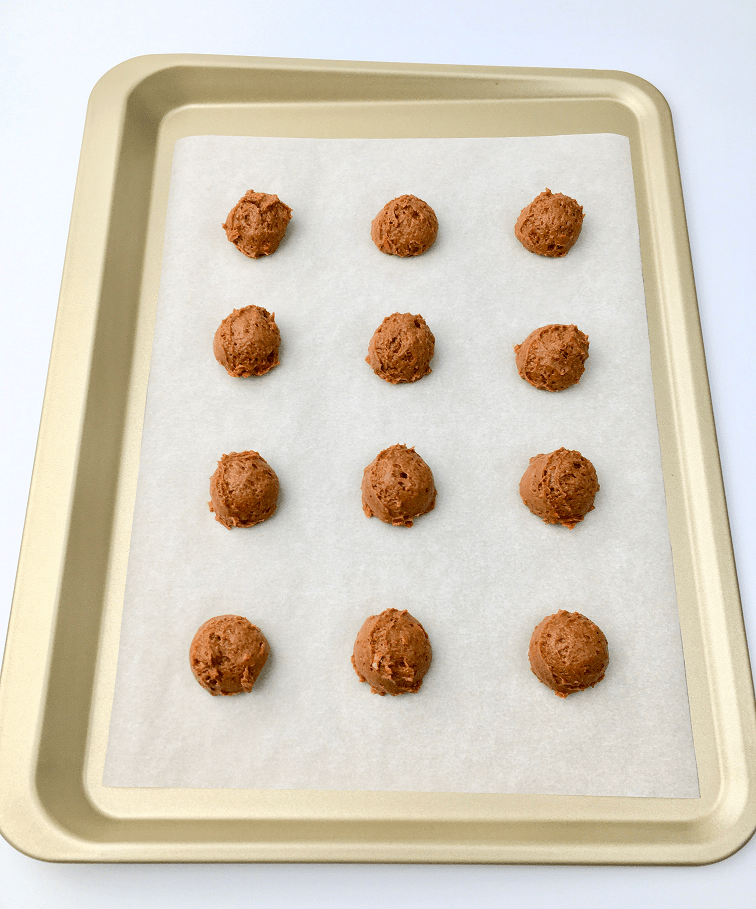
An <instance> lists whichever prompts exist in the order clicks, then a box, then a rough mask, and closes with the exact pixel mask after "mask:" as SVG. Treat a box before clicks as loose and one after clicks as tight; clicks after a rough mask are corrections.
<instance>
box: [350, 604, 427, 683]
mask: <svg viewBox="0 0 756 909" xmlns="http://www.w3.org/2000/svg"><path fill="white" fill-rule="evenodd" d="M431 658H432V652H431V645H430V640H429V639H428V635H427V634H426V631H425V629H424V628H423V626H422V625H421V624H420V622H418V620H417V619H416V618H414V616H411V615H410V614H409V613H408V612H407V610H406V609H404V610H402V611H401V612H400V611H399V610H398V609H386V610H385V611H384V612H382V613H381V614H380V615H371V616H370V617H369V618H368V619H366V620H365V623H364V625H363V626H362V628H360V630H359V633H358V634H357V640H356V641H355V642H354V653H353V654H352V666H354V671H355V672H356V673H357V675H358V676H359V679H360V681H361V682H367V683H368V684H369V685H370V690H371V691H372V692H373V694H380V695H384V694H391V695H394V696H396V695H399V694H414V693H415V692H417V691H419V690H420V686H421V685H422V684H423V679H424V678H425V674H426V673H427V671H428V669H429V668H430V664H431Z"/></svg>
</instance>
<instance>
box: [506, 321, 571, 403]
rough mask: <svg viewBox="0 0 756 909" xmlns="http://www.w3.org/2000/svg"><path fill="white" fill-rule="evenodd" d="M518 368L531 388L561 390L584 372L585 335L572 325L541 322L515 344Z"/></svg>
mask: <svg viewBox="0 0 756 909" xmlns="http://www.w3.org/2000/svg"><path fill="white" fill-rule="evenodd" d="M514 350H515V362H516V363H517V371H518V372H519V374H520V376H521V377H522V378H523V379H525V381H526V382H530V384H531V385H532V386H533V387H534V388H542V389H544V391H563V390H564V389H565V388H569V387H570V386H571V385H576V384H577V383H578V382H579V381H580V377H581V376H582V375H583V373H584V372H585V361H586V360H587V359H588V335H584V334H583V332H582V331H580V329H579V328H577V327H576V326H575V325H544V326H543V327H542V328H536V329H535V331H531V333H530V334H529V335H528V336H527V338H525V340H524V341H523V342H522V344H516V345H515V349H514Z"/></svg>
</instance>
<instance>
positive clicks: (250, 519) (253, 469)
mask: <svg viewBox="0 0 756 909" xmlns="http://www.w3.org/2000/svg"><path fill="white" fill-rule="evenodd" d="M278 488H279V486H278V477H277V476H276V473H275V471H274V470H273V468H272V467H271V466H270V465H269V464H268V462H267V461H266V460H265V459H264V458H261V457H260V455H259V454H258V453H257V452H256V451H232V452H231V453H230V454H224V455H221V459H220V461H218V467H217V469H216V471H215V473H214V474H213V475H212V477H210V502H209V505H210V511H214V512H215V520H216V521H219V522H220V523H221V524H223V526H224V527H228V528H229V529H230V528H232V527H254V525H255V524H260V523H261V522H262V521H267V520H268V518H270V517H272V516H273V514H275V511H276V505H277V503H278Z"/></svg>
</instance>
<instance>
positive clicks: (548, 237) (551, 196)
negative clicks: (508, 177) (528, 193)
mask: <svg viewBox="0 0 756 909" xmlns="http://www.w3.org/2000/svg"><path fill="white" fill-rule="evenodd" d="M584 217H585V216H584V215H583V206H582V205H578V204H577V202H576V201H575V200H574V199H571V198H570V197H569V196H565V195H563V194H562V193H552V191H551V190H550V189H547V190H544V192H542V193H541V194H540V196H536V197H535V199H533V201H532V202H531V203H530V205H526V206H525V208H523V210H522V211H521V212H520V217H519V218H518V219H517V223H516V224H515V236H516V237H517V239H518V240H519V241H520V243H522V245H523V246H524V247H525V249H527V250H529V251H530V252H532V253H537V254H538V255H539V256H550V257H552V258H561V257H562V256H566V255H567V253H568V252H569V251H570V250H571V249H572V247H573V246H574V245H575V243H576V242H577V238H578V237H579V236H580V231H581V229H582V227H583V218H584Z"/></svg>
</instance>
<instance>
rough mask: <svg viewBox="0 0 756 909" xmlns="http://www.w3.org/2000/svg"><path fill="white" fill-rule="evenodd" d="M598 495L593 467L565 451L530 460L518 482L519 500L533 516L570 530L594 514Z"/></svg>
mask: <svg viewBox="0 0 756 909" xmlns="http://www.w3.org/2000/svg"><path fill="white" fill-rule="evenodd" d="M598 491H599V483H598V477H597V476H596V470H595V468H594V466H593V464H591V462H590V461H589V460H588V458H584V457H583V455H581V454H580V452H579V451H568V450H567V449H566V448H558V449H557V450H556V451H552V452H550V453H549V454H539V455H536V456H535V457H533V458H531V459H530V464H529V465H528V468H527V470H526V471H525V473H524V474H523V475H522V479H521V480H520V496H521V497H522V501H523V502H524V503H525V504H526V505H527V506H528V508H529V509H530V510H531V511H532V512H533V514H534V515H537V516H538V517H539V518H542V519H543V520H544V521H545V522H546V523H547V524H562V525H564V526H565V527H570V528H572V527H574V526H575V525H576V524H578V523H579V522H580V521H582V520H583V518H584V517H585V516H586V515H587V514H588V512H589V511H593V508H594V506H593V501H594V499H595V498H596V493H597V492H598Z"/></svg>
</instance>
